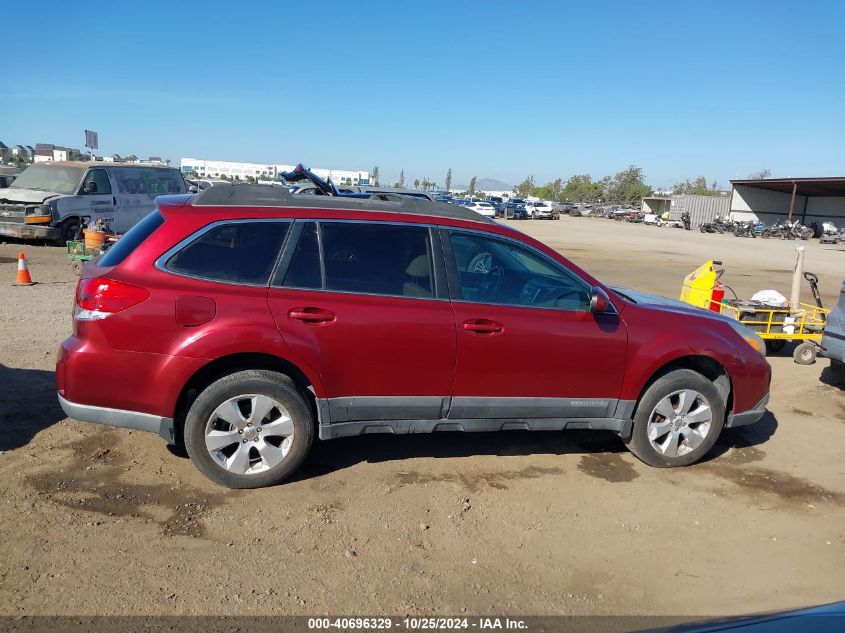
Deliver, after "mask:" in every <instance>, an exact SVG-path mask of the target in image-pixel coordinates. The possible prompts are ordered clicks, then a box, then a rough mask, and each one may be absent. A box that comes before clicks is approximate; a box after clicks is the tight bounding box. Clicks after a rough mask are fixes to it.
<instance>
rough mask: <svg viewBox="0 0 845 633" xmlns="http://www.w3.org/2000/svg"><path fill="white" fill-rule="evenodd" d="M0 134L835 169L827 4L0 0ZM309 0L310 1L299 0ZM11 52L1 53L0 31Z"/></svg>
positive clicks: (128, 148) (546, 172) (688, 169)
mask: <svg viewBox="0 0 845 633" xmlns="http://www.w3.org/2000/svg"><path fill="white" fill-rule="evenodd" d="M0 6H2V15H3V25H4V28H3V31H4V33H5V34H6V35H7V39H6V42H7V43H8V42H10V41H18V40H16V39H15V38H11V39H9V37H8V35H9V34H10V33H19V34H26V37H25V39H21V40H19V41H20V42H24V41H25V42H28V43H31V46H24V45H23V44H21V45H13V46H12V48H11V51H12V52H13V53H14V54H13V55H12V56H9V55H7V56H5V57H4V61H3V63H2V69H3V70H2V72H0V140H2V141H4V142H5V143H6V144H7V145H10V144H17V143H25V144H34V143H36V142H46V143H56V144H59V145H68V146H72V147H79V146H81V145H83V144H84V140H83V129H85V128H89V129H94V130H96V131H98V132H99V135H100V147H101V149H100V152H101V153H119V154H129V153H135V154H137V155H139V156H147V155H161V156H165V157H168V158H171V159H173V160H175V161H178V159H179V158H181V157H183V156H193V157H199V158H209V159H221V160H245V161H246V160H251V161H257V162H296V161H303V162H305V163H306V164H310V165H314V166H323V167H334V168H350V169H370V168H372V166H373V165H379V166H380V171H381V174H382V179H383V180H386V179H390V180H393V179H395V178H396V177H397V176H398V174H399V170H400V169H404V170H405V174H406V176H407V177H408V178H409V179H410V180H413V179H414V178H420V179H422V178H423V177H424V176H427V177H429V178H431V179H432V180H434V181H436V182H439V183H441V184H442V183H443V180H444V178H445V172H446V169H447V167H452V168H453V170H454V182H456V183H465V182H467V181H468V180H469V179H470V178H471V177H472V176H474V175H475V176H478V177H479V178H485V177H489V178H498V179H500V180H504V181H506V182H509V183H516V182H519V181H520V180H521V179H522V178H524V177H525V176H526V175H527V174H533V175H534V177H535V180H537V181H538V182H540V183H541V182H546V181H548V180H551V179H554V178H556V177H562V178H564V179H566V178H568V177H569V176H570V175H572V174H581V173H589V174H591V175H592V176H593V177H594V178H600V177H601V176H604V175H608V174H613V173H615V172H616V171H619V170H620V169H623V168H624V167H626V166H627V165H629V164H631V163H634V164H637V165H640V166H641V167H643V169H644V170H645V173H646V177H647V180H648V182H649V183H650V184H652V185H654V186H656V187H662V186H669V185H671V184H672V183H674V182H676V181H678V180H682V179H685V178H694V177H696V176H699V175H704V176H706V177H707V179H708V181H712V180H714V179H716V180H718V181H719V182H720V183H721V184H723V185H724V184H726V183H727V180H728V179H730V178H736V177H740V178H742V177H746V176H747V175H748V174H749V173H750V172H753V171H757V170H760V169H763V168H769V169H771V170H772V172H773V174H774V175H776V176H815V175H818V176H821V175H845V151H843V149H845V82H843V75H845V34H843V31H842V28H843V25H845V2H841V1H838V0H834V1H830V2H812V1H810V2H801V3H795V2H791V3H790V2H782V1H768V2H756V1H748V2H720V1H711V2H696V1H687V0H675V1H673V2H672V1H670V2H649V1H647V0H646V1H644V2H631V1H630V0H628V1H624V2H616V1H604V2H600V1H597V2H572V3H570V2H562V1H561V2H554V1H549V2H545V1H534V2H531V1H528V0H526V1H523V2H516V1H514V2H503V1H495V0H492V1H488V2H470V1H466V2H464V1H461V0H452V1H451V2H440V1H437V0H427V1H426V2H395V1H394V2H380V1H373V2H366V1H364V2H361V1H359V2H330V1H322V2H319V3H309V2H268V1H266V0H265V1H264V2H260V3H258V2H257V3H253V2H249V1H247V0H244V1H243V2H239V3H235V2H231V0H228V1H227V2H220V3H217V2H212V1H206V2H192V3H183V2H173V1H169V2H159V1H153V0H144V2H114V1H111V2H101V1H99V0H92V1H91V2H87V3H84V4H83V5H80V4H79V3H74V2H65V1H55V2H38V1H30V2H4V3H2V5H0ZM309 7H319V8H309ZM7 52H8V49H7Z"/></svg>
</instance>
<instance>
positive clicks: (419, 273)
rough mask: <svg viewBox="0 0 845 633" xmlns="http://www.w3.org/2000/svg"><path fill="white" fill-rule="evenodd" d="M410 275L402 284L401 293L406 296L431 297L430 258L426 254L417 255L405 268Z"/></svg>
mask: <svg viewBox="0 0 845 633" xmlns="http://www.w3.org/2000/svg"><path fill="white" fill-rule="evenodd" d="M405 274H406V275H408V276H409V277H411V280H409V281H406V282H405V283H404V284H403V285H402V294H403V295H404V296H406V297H431V296H432V294H431V259H430V258H429V256H428V255H418V256H417V257H414V259H412V260H411V263H410V264H408V267H407V268H406V269H405Z"/></svg>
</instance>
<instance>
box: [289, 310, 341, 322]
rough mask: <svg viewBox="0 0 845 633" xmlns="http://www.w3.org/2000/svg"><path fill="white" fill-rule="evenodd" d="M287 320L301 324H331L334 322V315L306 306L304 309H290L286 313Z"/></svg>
mask: <svg viewBox="0 0 845 633" xmlns="http://www.w3.org/2000/svg"><path fill="white" fill-rule="evenodd" d="M288 318H290V319H294V320H296V321H302V322H303V323H312V324H321V323H333V322H334V320H335V314H334V312H330V311H329V310H323V309H322V308H314V307H311V306H307V307H304V308H291V309H290V310H289V311H288Z"/></svg>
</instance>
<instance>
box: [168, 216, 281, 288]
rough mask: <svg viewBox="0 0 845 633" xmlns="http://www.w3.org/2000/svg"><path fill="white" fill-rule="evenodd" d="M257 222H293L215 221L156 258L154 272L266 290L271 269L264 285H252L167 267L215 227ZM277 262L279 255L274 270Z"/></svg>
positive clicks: (264, 220) (278, 220)
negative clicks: (184, 249) (174, 257)
mask: <svg viewBox="0 0 845 633" xmlns="http://www.w3.org/2000/svg"><path fill="white" fill-rule="evenodd" d="M257 222H261V223H281V224H288V225H290V224H293V222H292V221H291V220H290V219H289V218H240V219H234V220H217V221H216V222H212V223H211V224H206V225H205V226H204V227H202V228H201V229H198V230H197V231H194V232H193V233H191V234H190V235H188V236H187V237H186V238H184V239H183V240H181V241H180V242H178V243H177V244H176V245H175V246H172V247H171V248H169V249H168V250H167V251H165V252H164V253H162V254H161V255H160V256H159V257H158V259H156V260H155V263H154V264H153V267H154V268H155V269H156V270H158V271H160V272H163V273H166V274H168V275H176V276H177V277H184V278H186V279H199V280H200V281H207V282H209V283H216V284H226V285H228V286H244V287H247V288H268V287H269V285H270V282H271V281H272V279H273V271H272V269H271V273H270V277H269V279H268V280H267V282H266V283H263V284H253V283H247V282H243V281H228V280H224V279H214V278H212V277H203V276H201V275H189V274H187V273H183V272H178V271H175V270H170V269H169V268H168V267H167V264H168V262H169V260H170V259H172V258H173V256H174V255H176V254H177V253H178V252H179V251H181V250H182V249H183V248H185V247H186V246H188V245H190V244H192V243H193V242H194V241H196V240H198V239H200V238H201V237H202V236H203V235H205V234H206V233H208V232H209V231H213V230H214V229H216V228H217V227H219V226H223V225H226V224H247V223H257ZM290 232H291V228H288V230H287V232H286V234H285V237H284V239H283V240H282V244H281V245H280V247H279V251H280V252H281V251H283V249H284V248H285V245H286V244H287V243H288V238H289V237H290ZM278 260H279V253H276V258H275V259H274V260H273V261H274V268H275V266H276V265H277V264H278Z"/></svg>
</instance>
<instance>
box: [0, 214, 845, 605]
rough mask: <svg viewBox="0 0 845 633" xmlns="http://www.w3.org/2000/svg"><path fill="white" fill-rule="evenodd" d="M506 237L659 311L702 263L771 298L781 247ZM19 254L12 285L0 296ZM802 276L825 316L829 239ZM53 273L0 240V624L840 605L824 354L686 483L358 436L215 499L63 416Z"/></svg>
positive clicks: (467, 440)
mask: <svg viewBox="0 0 845 633" xmlns="http://www.w3.org/2000/svg"><path fill="white" fill-rule="evenodd" d="M518 227H519V228H521V229H522V230H524V231H526V232H528V233H530V234H532V235H535V236H537V237H539V238H541V239H543V240H545V241H547V242H549V243H550V244H552V245H553V246H554V247H555V248H557V249H559V250H560V251H561V252H563V253H565V254H566V255H568V256H569V257H571V258H572V259H573V260H574V261H575V262H576V263H578V264H580V265H582V266H584V267H585V268H587V269H588V270H590V271H591V272H593V273H594V274H595V275H596V276H598V277H599V278H601V279H603V280H605V281H608V282H612V283H617V284H622V285H627V286H629V287H633V288H638V289H641V290H645V291H651V292H656V293H660V294H665V295H668V296H671V297H675V296H676V295H677V293H678V291H679V288H680V284H681V280H682V278H683V276H684V275H685V274H686V273H687V272H689V271H690V270H692V269H693V268H695V267H696V266H698V265H699V264H700V263H702V262H703V261H704V260H706V259H709V258H716V259H721V260H723V261H724V263H725V266H726V267H727V269H728V272H727V275H726V277H725V280H726V281H727V283H728V284H729V285H731V286H732V287H733V288H734V289H735V290H736V291H737V292H738V293H739V294H741V295H745V296H748V295H750V294H751V293H752V292H754V291H755V290H759V289H763V288H776V289H779V290H780V291H781V292H783V293H784V294H787V295H788V291H789V277H790V270H791V266H792V258H793V249H794V247H795V243H794V242H793V243H789V242H781V241H764V240H759V239H758V240H749V239H739V238H735V237H733V236H722V235H702V234H700V233H698V232H685V231H682V230H677V229H658V228H655V227H645V226H641V225H631V224H623V223H617V222H612V221H607V220H600V219H590V218H569V217H565V218H563V219H561V220H560V221H558V222H545V223H543V222H539V221H538V222H533V221H531V222H522V223H519V224H518ZM22 248H23V249H24V250H25V251H26V253H27V256H28V258H29V263H30V267H31V269H32V273H33V276H34V278H35V280H36V281H37V282H38V285H36V286H33V287H30V288H20V287H12V286H11V282H12V281H13V279H14V276H15V257H16V255H17V253H18V251H19V250H21V249H22ZM806 267H807V269H808V270H813V271H815V272H817V273H818V274H819V277H820V279H821V285H822V290H823V294H824V299H825V302H826V303H827V304H832V303H833V301H834V300H835V298H836V295H837V292H838V288H839V284H840V283H841V281H842V279H843V278H845V246H838V247H835V246H822V245H819V244H818V243H817V242H816V241H813V242H811V243H809V244H808V245H807V266H806ZM75 279H76V277H75V274H74V273H73V271H72V270H71V267H70V265H69V263H68V261H67V259H66V257H65V254H64V251H63V250H62V249H59V248H55V247H48V246H34V245H23V246H22V245H21V244H20V243H16V244H4V245H0V332H1V333H2V339H0V450H2V454H0V503H2V504H3V509H4V511H3V512H2V513H0V535H2V536H0V615H22V614H76V615H87V614H151V615H152V614H167V615H173V614H244V615H248V614H324V613H332V614H347V615H351V614H361V615H374V614H426V615H433V614H461V613H466V614H476V613H480V614H523V615H527V614H536V615H541V614H673V615H700V616H706V615H720V614H737V613H748V612H754V611H761V610H769V609H779V608H787V607H795V606H801V605H811V604H818V603H824V602H831V601H836V600H842V599H843V597H845V596H843V593H844V592H843V587H845V460H843V458H842V454H843V453H842V450H843V446H845V391H843V387H842V386H837V385H834V384H833V381H832V377H831V376H830V371H829V370H828V369H827V361H819V362H818V363H816V364H815V365H812V366H808V367H802V366H799V365H796V364H794V363H793V361H792V359H791V357H790V356H789V354H788V353H784V355H782V356H781V357H776V358H772V359H771V361H770V362H771V363H772V366H773V368H774V379H773V390H772V400H771V404H770V413H768V414H767V415H766V416H765V417H764V418H763V420H762V421H761V422H759V423H758V424H756V425H754V426H752V427H748V428H746V429H737V430H734V431H730V432H727V433H725V435H724V436H723V438H722V439H721V440H720V442H719V443H718V445H717V446H716V448H715V449H714V450H713V452H712V454H711V455H710V456H709V457H708V459H707V460H706V461H704V462H703V463H700V464H698V465H695V466H693V467H689V468H686V469H679V470H659V469H653V468H649V467H648V466H645V465H644V464H642V463H640V462H639V461H637V460H636V459H635V458H634V457H633V456H632V455H630V454H629V453H628V452H627V451H626V450H625V448H624V446H623V445H622V443H621V442H620V441H618V440H617V439H615V438H614V437H613V436H612V435H604V434H601V433H589V432H577V433H569V434H561V433H535V434H531V433H527V432H510V433H502V434H469V435H459V434H439V435H433V436H404V437H403V436H396V437H390V436H369V437H362V438H349V439H340V440H333V441H331V442H325V443H318V444H317V445H316V448H315V450H314V452H313V454H312V456H311V458H310V459H309V462H308V464H307V466H306V467H305V468H304V470H303V472H302V474H301V476H300V477H299V478H298V479H297V480H296V481H293V482H290V483H288V484H285V485H282V486H277V487H275V488H271V489H264V490H256V491H240V492H233V491H230V490H226V489H223V488H221V487H218V486H216V485H214V484H212V483H210V482H209V481H207V480H206V479H205V478H203V477H202V476H201V475H200V474H199V473H198V472H197V471H196V470H195V469H194V467H193V466H192V465H191V463H190V461H189V460H188V459H186V458H183V457H180V456H178V455H176V454H173V453H171V452H170V451H169V450H168V449H167V448H166V446H165V444H164V443H163V442H162V441H161V440H160V439H159V438H158V437H155V436H153V435H148V434H144V433H140V432H132V431H126V430H118V429H111V428H107V427H102V426H97V425H92V424H84V423H81V422H76V421H72V420H68V419H66V418H65V416H64V415H63V413H62V411H61V409H60V408H59V407H58V404H57V402H56V398H55V395H54V364H55V356H56V349H57V347H58V345H59V343H60V342H61V340H62V339H63V338H65V337H66V336H67V335H68V334H69V332H70V326H71V323H70V310H71V303H72V294H73V290H74V287H75ZM805 290H806V287H805ZM805 297H806V298H809V293H806V294H805Z"/></svg>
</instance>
